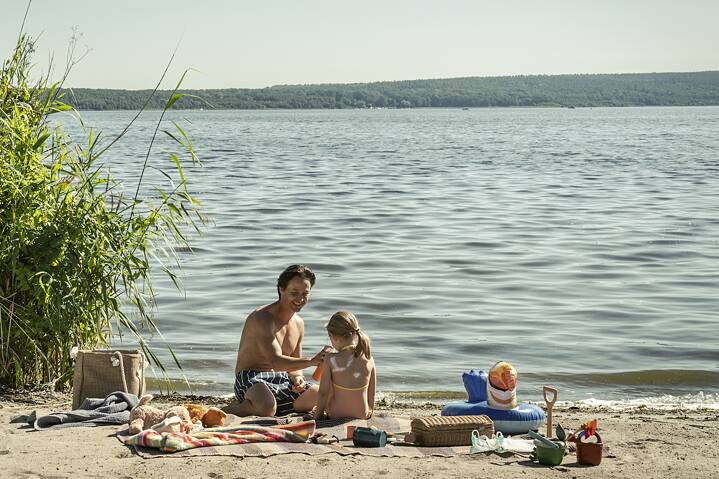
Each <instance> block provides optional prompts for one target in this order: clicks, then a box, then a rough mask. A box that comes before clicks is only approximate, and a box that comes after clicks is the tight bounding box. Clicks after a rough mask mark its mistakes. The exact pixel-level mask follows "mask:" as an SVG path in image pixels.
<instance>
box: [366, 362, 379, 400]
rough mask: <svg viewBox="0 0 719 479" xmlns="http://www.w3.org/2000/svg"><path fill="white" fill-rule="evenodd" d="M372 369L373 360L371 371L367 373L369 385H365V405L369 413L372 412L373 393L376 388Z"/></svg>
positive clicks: (374, 374)
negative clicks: (367, 406)
mask: <svg viewBox="0 0 719 479" xmlns="http://www.w3.org/2000/svg"><path fill="white" fill-rule="evenodd" d="M375 371H376V370H375V367H374V359H373V360H372V371H370V373H369V384H368V385H367V404H368V405H369V409H370V411H374V393H375V389H376V387H377V378H376V373H375Z"/></svg>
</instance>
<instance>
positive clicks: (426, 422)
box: [411, 416, 494, 446]
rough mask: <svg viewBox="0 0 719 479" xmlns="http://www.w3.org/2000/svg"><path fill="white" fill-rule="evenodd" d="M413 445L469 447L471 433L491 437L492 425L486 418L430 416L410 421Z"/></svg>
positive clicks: (492, 433)
mask: <svg viewBox="0 0 719 479" xmlns="http://www.w3.org/2000/svg"><path fill="white" fill-rule="evenodd" d="M411 427H412V432H413V433H414V435H415V443H416V444H417V445H420V446H469V445H471V444H472V431H474V430H477V432H479V435H480V436H487V437H492V436H493V435H494V423H493V422H492V420H491V419H490V418H489V417H487V416H432V417H419V418H415V419H412V423H411Z"/></svg>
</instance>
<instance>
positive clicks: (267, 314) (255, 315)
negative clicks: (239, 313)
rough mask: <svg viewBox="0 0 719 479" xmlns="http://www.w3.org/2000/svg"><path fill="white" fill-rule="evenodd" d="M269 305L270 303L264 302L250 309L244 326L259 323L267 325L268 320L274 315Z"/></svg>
mask: <svg viewBox="0 0 719 479" xmlns="http://www.w3.org/2000/svg"><path fill="white" fill-rule="evenodd" d="M270 306H272V305H271V304H266V305H264V306H260V307H259V308H257V309H255V310H254V311H252V312H251V313H250V314H249V316H247V319H246V320H245V326H250V327H257V326H260V325H267V324H268V323H269V321H268V320H269V319H272V318H273V317H274V315H273V314H272V311H271V310H270Z"/></svg>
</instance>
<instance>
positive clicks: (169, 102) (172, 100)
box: [165, 93, 185, 110]
mask: <svg viewBox="0 0 719 479" xmlns="http://www.w3.org/2000/svg"><path fill="white" fill-rule="evenodd" d="M183 96H185V94H184V93H175V94H173V95H172V96H171V97H170V99H169V100H167V104H166V105H165V110H169V109H170V108H172V105H174V104H175V102H176V101H177V100H179V99H180V98H182V97H183Z"/></svg>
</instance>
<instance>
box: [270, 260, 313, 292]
mask: <svg viewBox="0 0 719 479" xmlns="http://www.w3.org/2000/svg"><path fill="white" fill-rule="evenodd" d="M294 277H298V278H302V279H306V280H307V281H309V282H310V286H311V287H312V286H314V285H315V274H314V273H313V272H312V270H311V269H310V268H309V267H308V266H305V265H303V264H293V265H292V266H288V267H287V268H285V270H284V271H283V272H282V273H281V274H280V277H279V278H277V296H279V295H280V289H285V288H286V287H287V283H289V282H290V280H291V279H292V278H294Z"/></svg>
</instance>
